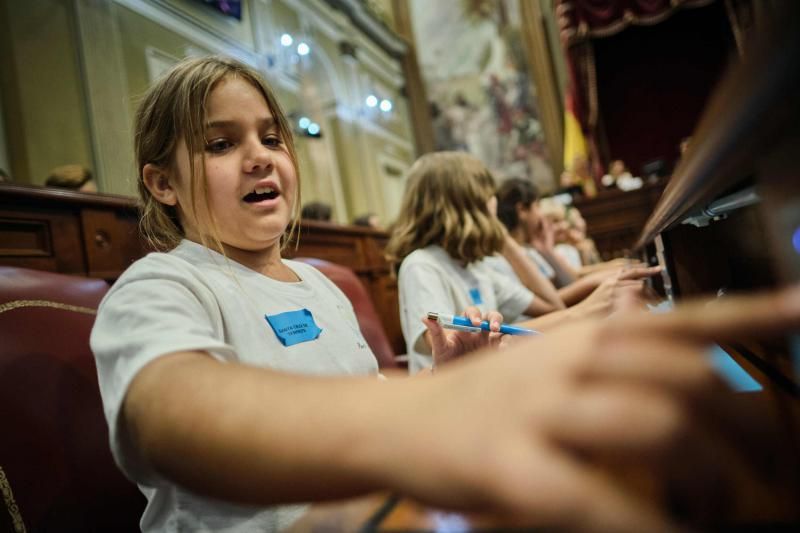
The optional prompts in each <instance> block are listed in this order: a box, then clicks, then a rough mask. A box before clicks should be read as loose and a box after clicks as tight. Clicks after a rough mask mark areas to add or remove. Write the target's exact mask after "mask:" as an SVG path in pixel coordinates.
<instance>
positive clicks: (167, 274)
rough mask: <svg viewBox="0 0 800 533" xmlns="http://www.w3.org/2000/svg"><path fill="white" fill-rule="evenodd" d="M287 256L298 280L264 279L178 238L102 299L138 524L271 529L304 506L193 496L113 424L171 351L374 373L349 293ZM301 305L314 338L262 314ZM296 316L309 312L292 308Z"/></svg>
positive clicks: (117, 442)
mask: <svg viewBox="0 0 800 533" xmlns="http://www.w3.org/2000/svg"><path fill="white" fill-rule="evenodd" d="M284 263H285V264H286V265H287V266H289V267H290V268H291V269H292V270H293V271H294V272H295V273H296V274H297V275H298V276H299V277H300V279H301V280H302V281H300V282H296V283H285V282H280V281H276V280H273V279H270V278H268V277H266V276H264V275H262V274H260V273H258V272H255V271H253V270H251V269H249V268H247V267H245V266H243V265H241V264H239V263H236V262H234V261H231V260H227V259H226V258H225V257H224V256H222V255H221V254H218V253H216V252H214V251H211V250H209V249H207V248H205V247H203V246H201V245H199V244H197V243H194V242H191V241H187V240H184V241H183V242H181V244H180V245H179V246H178V247H176V248H175V249H174V250H172V251H171V252H169V253H152V254H149V255H147V256H146V257H144V258H142V259H140V260H138V261H136V262H135V263H134V264H133V265H131V267H130V268H129V269H128V270H126V271H125V272H124V273H123V274H122V276H121V277H120V278H119V280H117V282H116V283H115V284H114V285H113V286H112V288H111V290H110V291H109V292H108V294H107V295H106V297H105V298H104V299H103V301H102V302H101V304H100V308H99V310H98V314H97V320H96V322H95V325H94V329H93V330H92V336H91V345H92V350H93V351H94V354H95V359H96V361H97V373H98V378H99V383H100V392H101V395H102V398H103V406H104V409H105V415H106V420H107V422H108V426H109V433H110V441H111V451H112V454H113V456H114V458H115V460H116V462H117V464H118V465H119V466H120V468H121V469H122V470H123V472H124V473H125V474H126V475H127V476H128V477H129V478H130V479H131V480H133V481H135V482H136V483H138V484H139V487H140V489H141V490H142V492H143V493H144V494H145V496H146V497H147V500H148V503H147V508H146V509H145V512H144V514H143V516H142V520H141V524H140V525H141V528H142V531H169V532H173V531H192V532H199V531H209V532H211V531H214V532H223V531H224V532H251V531H277V530H278V529H281V528H284V527H286V526H288V525H289V524H291V523H292V522H293V521H294V520H295V519H296V518H298V517H299V516H300V514H302V513H303V512H304V511H305V510H306V508H307V506H306V505H281V506H274V507H268V508H263V507H251V506H242V505H234V504H230V503H226V502H222V501H218V500H214V499H210V498H205V497H202V496H198V495H196V494H194V493H192V492H190V491H189V490H186V489H184V488H182V487H180V486H178V485H176V484H174V483H172V482H170V481H168V480H166V479H164V478H163V477H161V476H160V475H159V474H157V473H156V472H154V471H153V470H152V469H151V468H150V467H149V465H147V464H146V463H145V461H144V460H143V459H142V458H141V456H140V455H139V454H138V453H137V451H136V450H135V449H134V447H133V446H132V444H131V442H129V441H128V440H127V438H126V436H125V435H124V434H123V433H122V432H120V431H119V430H118V427H117V426H118V419H119V414H120V409H121V407H122V402H123V399H124V397H125V394H126V392H127V390H128V386H129V385H130V383H131V381H132V380H133V378H134V377H135V376H136V375H137V373H138V372H139V371H140V370H141V369H142V368H143V367H144V366H145V365H146V364H148V363H149V362H151V361H152V360H154V359H156V358H158V357H160V356H162V355H165V354H169V353H174V352H181V351H190V350H191V351H194V350H199V351H205V352H208V353H209V354H210V355H211V356H212V357H214V358H215V359H218V360H220V361H224V362H235V363H243V364H248V365H254V366H258V367H268V368H272V369H275V370H280V371H286V372H295V373H301V374H314V375H368V374H376V373H377V371H378V365H377V362H376V359H375V356H374V355H373V354H372V351H371V350H370V348H369V346H368V345H367V342H366V341H365V340H364V338H363V336H362V335H361V332H360V331H359V328H358V322H357V320H356V317H355V314H354V312H353V308H352V306H351V304H350V302H349V300H348V299H347V297H346V296H345V295H344V294H343V293H342V292H341V291H340V290H339V289H338V288H337V287H336V286H335V285H334V284H333V283H332V282H330V281H329V280H328V279H327V278H326V277H325V276H324V275H323V274H322V273H321V272H319V271H318V270H316V269H315V268H313V267H311V266H309V265H306V264H304V263H299V262H294V261H288V260H284ZM304 309H307V310H309V311H310V312H311V315H312V317H313V321H314V322H315V323H316V325H317V326H318V327H319V328H321V330H322V331H321V332H320V333H319V335H318V337H317V338H316V339H314V340H309V341H307V342H300V343H297V344H293V345H290V346H284V345H283V344H282V343H281V341H280V340H279V338H278V336H277V334H276V333H275V331H274V330H273V328H272V326H271V325H270V324H269V323H268V321H267V319H266V318H265V315H268V316H270V317H273V318H274V316H275V315H278V314H280V313H284V312H290V311H300V312H301V313H302V312H303V311H302V310H304ZM297 316H306V317H307V315H298V314H294V315H291V317H297ZM294 322H295V324H296V325H295V326H294V330H297V328H302V327H303V326H304V325H306V326H307V325H308V319H307V318H306V319H304V320H300V321H298V320H296V319H295V320H294ZM279 329H280V328H279ZM281 331H283V336H284V338H288V337H287V333H286V330H281ZM304 331H306V330H304ZM310 331H313V328H311V329H310ZM209 394H213V391H209ZM286 401H287V402H291V401H292V400H291V398H286ZM279 408H280V406H265V409H279ZM242 437H243V438H247V436H246V435H243V436H242Z"/></svg>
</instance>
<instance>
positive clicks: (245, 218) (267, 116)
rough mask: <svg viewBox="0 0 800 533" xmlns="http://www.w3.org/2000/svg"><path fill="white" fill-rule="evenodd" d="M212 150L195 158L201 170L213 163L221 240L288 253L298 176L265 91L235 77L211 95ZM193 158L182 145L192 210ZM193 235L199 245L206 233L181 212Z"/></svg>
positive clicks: (184, 202) (182, 189)
mask: <svg viewBox="0 0 800 533" xmlns="http://www.w3.org/2000/svg"><path fill="white" fill-rule="evenodd" d="M206 109H207V111H206V127H205V147H204V152H203V154H196V155H195V160H194V164H195V172H197V173H199V172H200V169H201V168H202V167H201V158H202V160H204V161H205V168H206V179H207V182H208V197H209V210H210V211H211V213H212V215H213V216H214V219H215V220H216V223H217V228H218V230H219V238H220V241H222V243H223V244H224V245H226V248H230V250H229V251H235V250H237V249H238V250H242V251H248V252H261V251H265V250H269V251H270V252H273V253H279V251H280V238H281V235H283V233H284V231H285V230H286V228H287V227H288V225H289V223H290V221H291V212H292V205H293V200H294V197H295V194H296V191H297V172H296V170H295V168H294V165H293V164H292V160H291V158H290V156H289V152H288V150H287V149H286V146H285V144H284V142H283V141H284V140H283V139H281V137H280V133H279V130H278V127H277V125H276V124H275V121H274V117H273V115H272V112H271V111H270V109H269V107H268V106H267V102H266V101H265V100H264V97H263V96H262V95H261V93H260V92H259V91H258V90H257V89H256V88H255V87H253V86H252V85H251V84H250V83H248V82H247V81H245V80H242V79H240V78H236V77H232V78H226V79H223V80H221V81H220V82H219V83H218V84H217V86H216V87H215V88H214V89H213V90H212V91H211V93H210V94H209V96H208V101H207V105H206ZM189 157H190V156H189V152H188V150H187V147H186V143H185V142H184V141H181V142H180V144H179V145H178V149H177V152H176V163H177V170H178V180H177V181H178V183H177V187H176V189H177V195H178V205H179V207H180V206H189V205H190V202H191V193H190V191H191V188H190V184H189ZM180 211H181V220H182V222H183V226H184V229H185V230H186V236H187V237H188V238H189V239H192V240H199V236H200V235H199V232H200V231H201V227H202V226H199V225H198V224H197V221H196V220H192V219H191V217H189V216H187V213H189V212H190V210H189V209H181V210H180Z"/></svg>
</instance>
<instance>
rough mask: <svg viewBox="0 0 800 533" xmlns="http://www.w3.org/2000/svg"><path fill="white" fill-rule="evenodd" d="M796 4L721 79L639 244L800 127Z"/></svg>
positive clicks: (785, 7) (747, 171)
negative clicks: (740, 61) (789, 132)
mask: <svg viewBox="0 0 800 533" xmlns="http://www.w3.org/2000/svg"><path fill="white" fill-rule="evenodd" d="M796 4H797V2H791V1H790V2H785V3H783V4H782V6H781V7H782V12H781V14H780V15H779V16H778V17H776V18H775V20H774V21H773V24H771V27H769V28H767V29H765V31H762V32H759V33H758V35H756V37H757V40H756V41H755V42H752V43H747V44H748V47H747V53H746V54H745V56H744V58H743V60H742V63H741V64H739V65H736V66H735V67H734V68H732V69H731V70H730V71H729V72H728V74H727V75H726V76H725V78H724V79H723V80H722V83H721V84H720V87H719V89H718V90H717V91H716V92H715V93H714V95H713V96H712V98H711V100H710V103H709V105H708V106H707V108H706V110H705V112H704V113H703V116H702V118H701V120H700V123H699V125H698V127H697V129H696V130H695V132H694V133H693V135H692V145H691V147H690V149H689V151H688V153H687V154H686V156H685V157H684V158H683V160H682V161H681V162H680V164H679V165H678V167H677V168H676V169H675V172H674V175H673V178H672V179H671V180H670V183H669V185H668V186H667V188H666V189H665V191H664V195H663V197H662V198H661V201H660V202H659V203H658V205H657V206H656V209H655V212H654V213H653V216H652V217H651V218H650V219H649V220H648V221H647V224H646V226H645V227H644V229H643V231H642V233H641V235H640V237H639V240H638V242H637V245H638V246H639V247H643V246H645V245H646V244H647V243H648V242H650V241H652V240H653V239H654V238H655V237H656V235H658V234H659V233H661V232H663V231H664V230H666V229H667V228H668V227H671V226H672V225H674V224H675V223H677V222H679V221H680V220H681V219H682V218H683V216H684V215H685V214H686V213H687V212H691V211H693V210H695V209H696V208H698V207H702V206H703V205H705V204H707V203H708V202H709V201H710V200H711V199H713V198H715V197H717V196H718V195H719V194H720V193H721V192H723V191H726V190H728V189H730V188H732V187H735V186H736V185H737V184H738V183H739V182H740V181H741V180H742V179H743V178H746V177H747V176H749V175H751V174H752V173H753V172H755V171H756V169H758V168H759V166H760V164H761V160H762V159H763V158H764V157H767V156H768V154H769V153H770V152H772V151H773V149H774V147H775V143H777V142H780V141H781V140H782V139H785V138H786V137H787V134H788V131H789V130H791V129H793V128H796V124H797V120H798V111H800V105H799V104H798V98H797V95H798V94H800V68H798V65H800V33H799V32H798V31H797V27H798V24H800V16H798V11H800V7H798V5H796ZM796 153H797V152H794V154H795V159H796ZM795 179H796V178H795Z"/></svg>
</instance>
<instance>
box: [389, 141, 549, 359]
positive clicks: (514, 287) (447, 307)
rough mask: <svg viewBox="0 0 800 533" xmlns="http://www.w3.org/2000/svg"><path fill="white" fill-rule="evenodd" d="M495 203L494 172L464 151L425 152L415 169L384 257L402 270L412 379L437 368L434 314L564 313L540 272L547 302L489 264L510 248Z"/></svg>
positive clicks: (400, 282) (403, 311)
mask: <svg viewBox="0 0 800 533" xmlns="http://www.w3.org/2000/svg"><path fill="white" fill-rule="evenodd" d="M495 205H496V199H495V198H494V180H493V178H492V176H491V174H490V173H489V170H488V169H487V168H486V167H485V166H484V165H483V163H481V162H480V161H479V160H478V159H476V158H475V157H473V156H471V155H468V154H466V153H464V152H437V153H433V154H427V155H424V156H422V157H421V158H419V159H418V160H417V161H416V163H414V165H413V166H412V167H411V169H410V170H409V174H408V178H407V184H406V190H405V194H404V196H403V200H402V202H401V207H400V216H399V218H398V219H397V220H396V221H395V223H394V225H393V231H392V235H391V237H390V239H389V243H388V244H387V245H386V254H387V257H388V259H389V261H390V262H392V263H395V264H398V265H399V271H398V286H399V299H400V321H401V325H402V329H403V336H404V337H405V340H406V347H407V350H408V356H409V372H411V373H412V374H413V373H416V372H418V371H420V370H422V369H424V368H427V367H430V366H431V364H432V363H433V360H432V357H431V340H430V334H429V333H427V329H426V325H425V323H424V322H423V321H422V319H423V317H425V316H426V314H427V312H429V311H433V312H439V313H446V314H460V313H461V312H462V311H463V310H464V309H466V308H467V307H469V306H475V307H477V308H478V309H480V310H481V311H482V312H483V313H486V312H488V311H491V310H495V309H496V310H498V311H499V312H500V313H501V314H502V315H503V316H504V317H505V319H506V320H507V321H509V322H513V321H515V320H516V319H517V318H519V317H521V316H523V315H530V316H536V315H540V314H543V313H547V312H550V311H553V310H557V309H563V308H564V305H563V303H561V301H560V300H559V298H558V294H557V293H556V292H555V289H554V288H553V287H552V285H549V287H548V285H545V284H547V280H546V279H544V277H543V276H541V275H540V274H539V273H538V272H534V275H535V276H537V279H538V280H539V282H540V285H539V286H537V287H536V289H538V292H539V294H543V295H546V296H545V297H544V298H535V297H534V293H533V292H531V290H529V289H528V288H526V287H525V286H523V285H522V284H520V283H508V280H507V279H505V278H504V277H503V276H501V275H499V274H497V273H496V272H495V271H494V270H492V269H491V268H489V267H488V266H487V265H485V264H484V263H483V259H484V258H486V257H489V256H492V255H494V254H495V253H498V252H501V251H502V250H503V249H504V245H505V243H506V232H505V231H504V230H503V226H502V225H501V224H500V223H499V222H498V221H497V219H496V217H495V216H494V213H493V211H494V207H495ZM512 244H513V243H512ZM532 270H534V271H535V270H536V269H535V268H532Z"/></svg>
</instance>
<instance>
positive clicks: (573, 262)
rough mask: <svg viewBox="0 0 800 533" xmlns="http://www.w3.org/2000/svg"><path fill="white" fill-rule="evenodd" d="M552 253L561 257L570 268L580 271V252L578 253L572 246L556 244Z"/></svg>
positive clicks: (581, 264)
mask: <svg viewBox="0 0 800 533" xmlns="http://www.w3.org/2000/svg"><path fill="white" fill-rule="evenodd" d="M554 251H555V252H556V253H557V254H559V255H561V257H563V258H564V259H566V260H567V263H568V264H569V266H571V267H572V268H574V269H576V270H580V268H581V267H582V266H583V263H582V262H581V253H580V251H578V249H577V248H575V247H574V246H572V245H571V244H567V243H561V244H556V245H555V248H554Z"/></svg>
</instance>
